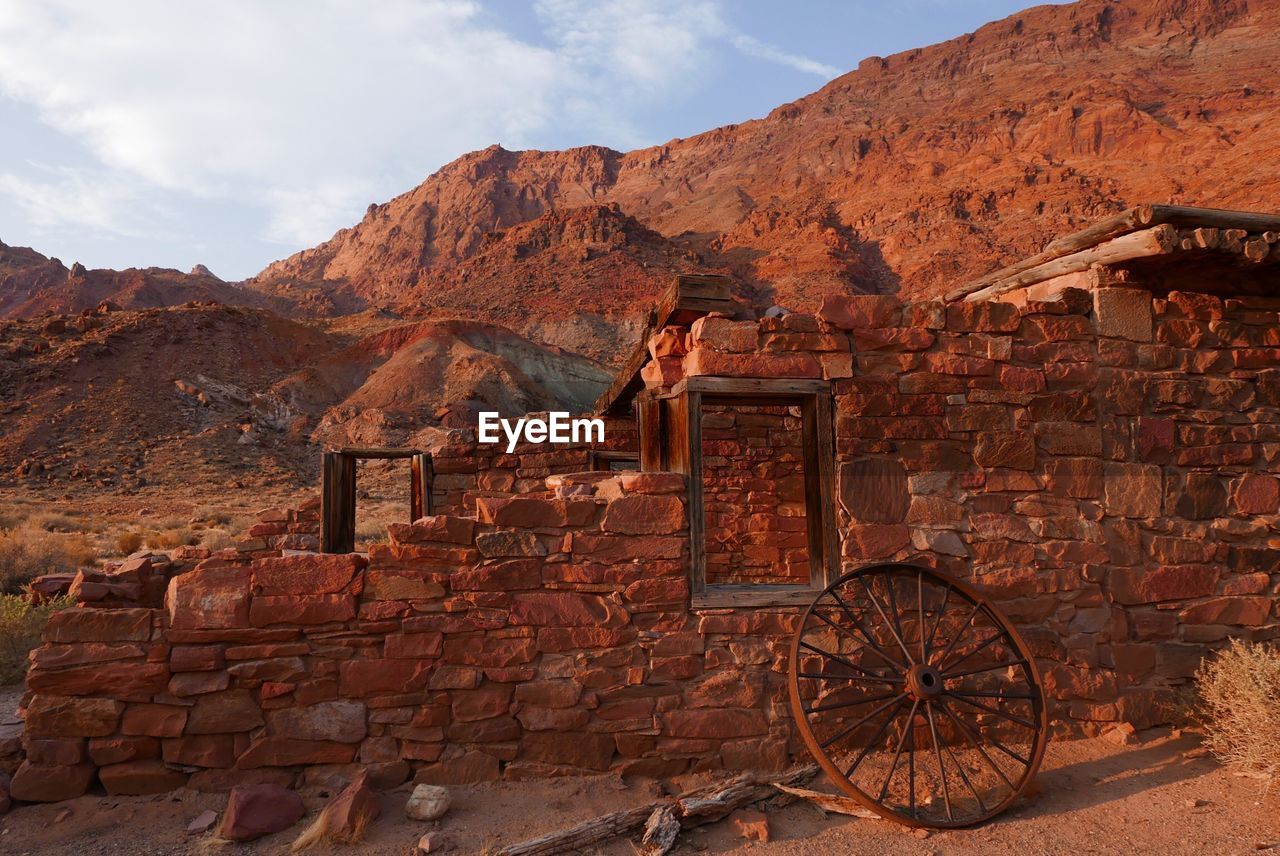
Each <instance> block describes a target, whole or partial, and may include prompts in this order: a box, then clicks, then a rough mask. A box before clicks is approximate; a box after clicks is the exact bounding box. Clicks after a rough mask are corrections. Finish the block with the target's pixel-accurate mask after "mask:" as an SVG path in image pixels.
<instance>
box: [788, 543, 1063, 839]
mask: <svg viewBox="0 0 1280 856" xmlns="http://www.w3.org/2000/svg"><path fill="white" fill-rule="evenodd" d="M790 689H791V709H792V713H793V714H794V716H795V720H796V724H797V727H798V728H799V729H800V736H801V737H802V738H803V740H804V742H805V745H807V746H808V747H809V751H810V752H811V753H812V754H813V756H814V758H815V759H817V761H818V763H819V764H821V765H822V768H823V769H824V770H825V771H826V773H827V775H828V776H830V777H831V780H832V781H833V782H835V783H836V785H838V786H839V787H840V789H841V790H843V791H844V792H845V793H847V794H848V795H849V796H851V797H853V798H854V799H855V800H857V801H858V802H860V803H862V804H863V805H865V806H866V807H867V808H869V809H871V810H872V811H874V812H875V813H876V814H879V815H880V816H881V817H884V818H887V819H889V820H894V821H897V822H899V823H904V824H906V825H908V826H928V827H961V826H972V825H974V824H977V823H981V822H983V821H985V820H988V819H990V818H992V817H994V816H996V815H997V814H999V813H1000V812H1002V811H1004V810H1005V809H1006V808H1008V807H1009V806H1010V805H1011V804H1012V803H1013V801H1014V800H1015V799H1017V797H1018V795H1019V794H1021V793H1022V792H1023V791H1024V790H1026V788H1027V786H1028V785H1029V784H1030V783H1031V779H1032V777H1033V776H1034V775H1035V772H1036V769H1037V768H1038V767H1039V766H1040V759H1041V757H1042V756H1043V755H1044V746H1045V740H1046V738H1047V736H1048V727H1047V726H1048V723H1047V718H1046V711H1045V704H1044V693H1043V690H1042V689H1041V685H1040V673H1039V671H1038V670H1037V669H1036V665H1035V661H1034V660H1033V658H1032V656H1031V652H1030V651H1029V650H1028V648H1027V646H1026V643H1025V642H1023V641H1022V638H1021V637H1020V636H1019V635H1018V633H1017V631H1016V630H1014V628H1013V626H1012V625H1011V624H1009V622H1008V621H1007V620H1006V619H1005V618H1004V616H1002V615H1001V614H1000V613H999V612H997V611H996V609H995V608H994V607H993V606H992V605H991V604H990V603H988V602H987V600H986V599H985V598H983V597H982V596H981V595H980V594H978V593H977V592H976V591H975V590H974V589H973V588H971V587H970V586H968V585H966V584H964V583H962V582H960V581H959V580H955V579H952V578H950V577H948V576H947V575H946V574H942V573H940V572H938V571H935V570H932V569H930V568H926V567H921V566H917V565H911V564H902V563H889V564H878V565H871V566H868V567H865V568H860V569H858V570H856V571H853V572H851V573H848V574H845V575H844V576H842V577H841V578H840V579H838V580H836V581H835V582H834V583H832V584H831V585H830V586H828V587H827V588H826V590H825V591H823V592H822V594H820V595H818V597H817V598H816V599H815V600H814V601H813V603H812V604H810V605H809V609H808V610H807V611H806V612H805V614H804V620H803V621H802V622H801V624H800V626H799V628H797V630H796V634H795V638H794V639H793V640H792V644H791V676H790Z"/></svg>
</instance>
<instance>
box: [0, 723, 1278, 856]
mask: <svg viewBox="0 0 1280 856" xmlns="http://www.w3.org/2000/svg"><path fill="white" fill-rule="evenodd" d="M1196 745H1197V744H1196V742H1195V740H1194V738H1192V737H1180V738H1174V737H1171V736H1167V735H1166V736H1160V735H1152V736H1149V737H1148V739H1147V740H1145V741H1144V742H1143V743H1142V744H1140V745H1134V746H1123V747H1117V746H1113V745H1111V744H1109V743H1106V742H1105V741H1101V740H1089V741H1076V742H1071V743H1060V744H1054V745H1051V746H1050V747H1049V751H1048V755H1047V758H1046V763H1045V767H1044V769H1043V770H1042V772H1041V774H1040V776H1039V778H1038V780H1037V790H1038V793H1037V794H1036V795H1035V796H1033V797H1032V798H1031V799H1029V800H1027V801H1026V802H1024V803H1022V804H1020V805H1018V806H1016V807H1015V808H1014V809H1012V810H1011V811H1009V812H1008V813H1006V814H1005V815H1003V816H1002V817H1001V818H999V819H998V820H997V821H995V822H993V823H991V824H989V825H987V826H985V827H982V828H980V829H976V830H964V831H957V832H942V833H934V834H931V835H929V836H928V837H927V838H917V837H915V836H914V835H912V834H911V833H910V832H908V831H904V830H903V829H902V828H900V827H897V826H895V825H893V824H891V823H887V822H884V821H876V820H859V819H853V818H843V817H835V816H833V817H830V818H823V817H822V816H821V815H820V813H819V812H818V811H817V810H816V809H814V808H812V807H811V806H809V805H807V804H796V805H792V806H790V807H788V808H786V809H783V810H780V811H776V812H773V813H772V814H771V815H770V824H771V827H772V832H773V840H772V841H771V842H770V843H768V844H758V843H754V842H752V843H745V842H743V841H742V840H741V839H740V838H738V837H737V836H736V834H735V833H734V831H733V829H732V828H731V826H730V825H729V824H728V823H719V824H714V825H712V826H708V827H703V828H701V829H699V830H695V831H692V832H689V833H686V834H685V835H684V836H682V838H681V843H680V846H679V848H678V849H677V851H676V852H677V853H682V854H693V853H713V854H721V853H749V854H753V856H755V854H759V856H774V854H778V856H782V854H787V856H792V855H793V854H794V856H800V854H805V856H810V854H812V856H828V854H845V853H858V854H873V855H874V854H952V853H956V854H959V853H983V854H986V853H992V854H1039V853H1044V854H1050V853H1052V854H1059V853H1075V854H1086V853H1087V854H1095V853H1096V854H1103V853H1116V854H1126V856H1131V854H1139V853H1161V854H1196V856H1219V854H1244V853H1258V852H1264V853H1265V852H1275V853H1280V793H1278V792H1274V791H1273V793H1272V794H1271V795H1270V797H1269V798H1268V799H1267V801H1266V802H1265V803H1264V802H1263V797H1262V789H1261V786H1260V783H1258V782H1256V781H1254V780H1252V779H1245V778H1239V777H1236V776H1233V775H1231V774H1230V773H1229V772H1227V771H1225V770H1224V769H1222V768H1221V767H1220V766H1218V765H1217V764H1216V763H1215V762H1214V761H1212V760H1210V759H1208V758H1203V757H1199V758H1190V759H1189V758H1186V757H1184V753H1185V752H1187V751H1188V750H1193V749H1194V748H1195V747H1196ZM656 794H657V785H656V784H655V783H647V782H639V783H632V784H631V786H629V787H627V786H624V785H622V784H621V783H620V782H618V781H617V780H616V779H610V778H608V777H594V778H584V779H560V780H553V781H540V782H522V783H501V784H496V785H489V786H483V787H472V788H456V789H454V798H455V804H454V808H453V809H452V810H451V811H450V813H449V814H448V815H447V816H446V818H445V819H444V820H443V821H442V823H441V825H440V829H441V830H442V831H443V832H444V834H445V835H446V836H447V837H448V838H449V839H450V841H451V842H452V843H453V845H454V849H453V850H452V851H450V852H452V853H455V854H464V853H484V852H486V851H488V852H492V851H493V850H494V849H496V848H497V847H499V846H501V845H503V844H509V843H513V842H515V841H520V840H523V839H525V838H528V837H532V836H534V835H538V834H541V833H544V832H549V831H552V830H554V829H559V828H562V827H565V826H570V825H572V824H574V823H576V822H578V821H580V820H584V819H586V818H589V817H593V816H595V815H597V814H601V813H604V812H607V811H612V810H615V809H618V808H623V807H627V806H632V805H636V804H640V803H644V802H648V801H651V800H652V799H654V798H655V796H656ZM406 796H407V790H404V791H400V792H394V793H391V794H387V795H384V797H383V806H384V816H383V817H382V818H381V819H380V820H379V821H378V822H377V823H376V824H374V826H373V827H372V829H371V830H370V834H369V837H368V839H367V840H366V841H365V842H364V843H363V844H361V845H360V846H359V847H358V848H357V847H348V848H343V849H335V850H332V851H329V850H325V849H317V850H315V851H312V852H313V853H326V852H332V853H346V854H352V853H359V854H361V856H364V854H395V856H405V854H411V853H412V852H413V847H414V844H415V842H416V841H417V839H418V836H419V835H421V834H422V833H423V832H425V831H427V830H428V829H430V828H431V827H430V826H429V825H427V824H421V823H416V822H413V821H409V820H408V819H406V818H405V817H404V814H403V811H402V807H403V804H404V800H405V798H406ZM224 802H225V797H224V796H221V795H218V794H197V793H194V792H190V791H180V792H178V793H176V794H173V795H166V796H160V797H104V796H86V797H82V798H81V799H78V800H74V801H72V802H69V803H64V804H58V805H42V806H25V807H23V808H19V809H16V810H15V811H13V812H11V813H10V814H9V815H7V816H5V817H3V818H0V853H4V854H7V856H8V854H12V856H19V854H53V853H58V854H62V853H76V854H143V853H147V854H180V853H197V854H211V853H218V854H222V853H225V854H241V853H244V854H278V853H284V852H287V849H288V845H289V844H290V843H291V842H292V840H293V838H294V837H295V836H296V835H297V833H298V832H299V831H300V829H301V826H299V827H297V828H295V829H293V830H290V831H288V832H285V833H281V834H279V835H276V836H272V837H270V838H266V839H262V840H260V841H258V842H255V843H254V844H252V845H247V846H235V845H229V844H224V843H218V842H215V841H212V840H210V839H208V838H207V837H200V838H188V837H187V836H186V835H185V834H184V831H183V830H184V828H185V826H186V824H187V823H188V821H190V820H191V819H192V818H193V817H195V816H196V815H197V814H199V812H200V811H202V810H203V809H205V808H212V809H220V808H221V807H222V806H223V804H224ZM323 802H324V797H323V796H322V795H321V794H320V793H319V792H314V791H313V792H312V793H309V794H308V805H309V807H311V808H313V809H314V808H318V807H319V806H320V805H322V804H323ZM595 852H596V853H598V854H599V856H633V854H634V852H635V851H634V850H633V848H632V846H631V844H630V842H627V841H617V842H614V843H613V844H612V845H610V846H608V847H606V848H603V849H601V850H599V851H595Z"/></svg>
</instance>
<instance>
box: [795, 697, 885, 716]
mask: <svg viewBox="0 0 1280 856" xmlns="http://www.w3.org/2000/svg"><path fill="white" fill-rule="evenodd" d="M899 695H901V693H885V694H884V695H878V696H871V697H869V698H859V699H854V700H853V701H840V702H834V701H833V702H829V703H827V704H820V705H818V706H816V707H810V708H807V709H806V711H805V712H806V713H821V712H822V711H824V710H840V709H842V708H846V707H857V706H858V705H860V704H871V703H872V702H876V701H884V700H885V699H887V698H897V697H898V696H899Z"/></svg>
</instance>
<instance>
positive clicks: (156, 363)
mask: <svg viewBox="0 0 1280 856" xmlns="http://www.w3.org/2000/svg"><path fill="white" fill-rule="evenodd" d="M1278 19H1280V0H1248V2H1246V0H1083V2H1079V3H1076V4H1072V5H1064V6H1041V7H1036V8H1033V9H1029V10H1027V11H1025V12H1022V13H1019V14H1017V15H1014V16H1012V17H1010V18H1007V19H1005V20H1003V21H999V22H996V23H992V24H988V25H987V26H984V27H982V28H981V29H979V30H978V31H977V32H975V33H972V34H970V35H967V36H962V37H960V38H957V39H953V40H951V41H949V42H945V43H942V44H939V45H934V46H932V47H927V48H920V49H917V50H912V51H908V52H905V53H901V54H897V55H894V56H890V57H887V58H879V57H872V58H869V59H865V60H863V61H862V62H861V63H860V64H859V65H858V68H857V70H856V71H853V72H850V73H849V74H846V75H843V76H842V77H839V78H837V79H835V80H833V81H832V82H831V83H829V84H828V85H826V86H824V87H823V88H822V89H821V90H819V91H817V92H815V93H813V94H812V95H809V96H807V97H805V98H802V99H800V100H798V101H796V102H794V103H792V104H787V105H784V106H782V107H779V108H777V109H776V110H774V111H773V112H772V113H770V114H769V115H768V116H767V117H765V118H763V119H758V120H754V121H749V122H744V123H742V124H740V125H731V126H727V127H724V128H718V129H716V130H712V131H708V132H707V133H704V134H700V135H698V136H696V137H692V138H689V139H684V140H673V141H671V142H669V143H665V144H663V145H659V146H654V147H651V148H647V149H641V150H638V151H633V152H626V153H623V152H616V151H612V150H610V149H606V148H601V147H597V146H589V147H584V148H579V149H571V150H568V151H561V152H539V151H526V152H511V151H506V150H504V149H502V148H499V147H497V146H494V147H490V148H488V149H485V150H484V151H480V152H473V153H471V154H468V155H464V156H463V157H461V158H459V159H458V160H456V161H455V162H453V163H451V164H449V165H447V166H445V167H444V168H442V169H441V170H439V171H438V172H437V173H436V174H434V175H432V176H430V177H429V178H428V179H427V180H426V181H424V182H423V183H422V184H420V185H419V186H418V187H416V188H414V189H412V190H410V191H409V192H407V193H405V194H403V195H401V196H398V197H396V198H394V199H392V200H390V201H388V202H385V203H381V204H375V205H371V206H370V207H369V209H368V212H367V214H366V215H365V217H364V219H363V220H362V221H361V222H360V223H359V224H357V225H355V226H353V227H351V228H349V229H343V230H341V231H340V232H338V233H337V234H336V235H335V236H334V237H333V238H332V239H331V240H329V241H326V242H325V243H323V244H321V245H319V246H317V247H315V248H313V249H308V250H304V251H302V252H300V253H297V254H296V255H294V256H291V257H289V258H287V259H284V260H282V261H279V262H276V263H274V264H272V265H270V266H269V267H267V268H266V269H265V270H263V271H262V272H261V273H260V274H258V275H257V276H256V277H254V278H252V279H250V280H248V281H247V282H245V283H225V282H222V281H221V280H218V279H217V278H216V277H213V276H212V275H210V274H208V272H207V271H204V270H202V269H197V270H196V271H193V272H192V273H190V274H183V273H180V272H178V271H168V270H159V269H147V270H129V271H123V272H114V271H86V270H84V269H83V268H81V267H79V266H78V265H77V266H73V267H72V268H71V269H68V268H66V267H65V266H63V265H62V264H61V263H60V262H58V261H56V260H51V259H46V258H44V257H43V256H41V255H39V254H38V253H36V252H34V251H32V250H26V249H18V248H10V247H6V246H3V245H0V317H4V316H8V317H10V318H21V319H33V318H35V317H36V316H40V315H41V314H42V313H49V312H53V313H66V314H74V313H77V312H80V311H82V310H87V309H90V308H91V307H94V306H96V305H97V304H98V303H99V302H100V301H102V300H104V299H109V300H112V301H113V302H115V303H117V304H119V305H120V306H122V307H123V308H124V309H126V310H140V311H127V312H122V313H111V314H109V315H108V316H107V317H105V318H99V319H98V320H97V321H85V318H80V319H78V320H77V319H69V320H68V319H59V318H57V317H54V318H47V317H41V318H36V320H23V321H9V322H0V413H2V414H3V415H4V416H5V419H6V426H7V427H6V431H7V435H8V436H7V437H6V439H5V440H4V442H2V443H0V473H4V472H21V473H24V474H25V475H22V476H21V477H22V478H31V475H30V473H32V472H33V471H34V472H36V473H38V474H39V478H41V479H47V480H49V481H51V482H53V483H57V482H59V481H60V480H61V479H63V478H66V477H72V476H71V474H72V473H74V472H76V471H77V466H78V465H80V466H79V472H81V474H82V475H85V474H87V475H85V477H86V478H92V479H97V480H99V481H101V482H103V483H105V484H107V485H113V484H114V485H119V484H130V483H132V482H131V480H132V479H135V478H137V477H138V476H141V477H142V478H143V479H146V478H148V476H147V473H149V472H154V473H162V474H163V473H165V472H168V471H169V469H167V468H172V469H173V470H176V471H179V472H180V471H181V470H182V468H183V467H188V468H189V467H191V466H192V464H191V461H192V459H193V456H194V457H197V458H199V460H201V461H204V462H206V463H207V465H208V467H209V468H210V471H211V472H214V473H217V472H222V473H224V474H225V473H227V472H237V471H243V470H244V462H245V461H249V460H250V458H251V457H252V456H249V455H246V453H245V451H244V446H245V444H246V438H247V444H248V445H249V446H250V448H252V449H259V450H260V452H256V453H255V454H257V456H258V459H260V460H258V462H256V463H253V467H252V469H253V471H254V472H255V473H263V472H277V471H278V472H281V473H286V474H287V473H289V472H293V473H296V474H298V477H299V478H300V479H310V478H311V477H312V475H313V469H314V449H308V448H307V445H306V442H307V440H311V441H312V442H319V441H322V440H323V441H328V442H337V441H343V440H358V441H359V442H375V441H379V440H387V441H393V442H402V441H404V440H405V439H406V438H412V437H414V436H417V432H420V431H423V430H430V429H431V428H432V426H434V425H436V424H441V423H443V424H446V425H447V424H450V421H451V420H453V421H454V422H456V421H457V420H458V419H460V418H463V416H464V415H465V414H467V413H469V412H470V410H472V409H474V408H475V407H476V406H478V404H479V403H480V402H484V403H486V404H488V405H500V406H501V407H503V408H532V409H537V408H544V407H547V406H551V405H554V404H561V405H568V406H574V407H578V406H581V405H582V404H583V403H584V402H587V401H590V400H591V398H592V397H593V394H594V392H595V390H597V389H599V388H601V387H602V386H603V384H604V378H605V377H606V374H605V372H604V371H603V370H602V368H601V367H600V366H599V365H598V364H597V363H595V362H593V360H603V361H611V360H614V359H616V358H617V357H618V356H619V355H620V354H621V353H622V352H623V351H625V350H627V349H629V348H630V347H631V346H632V345H633V343H634V341H635V339H636V328H637V326H638V323H639V321H640V319H641V317H642V314H643V312H644V309H645V308H646V307H647V306H648V305H649V304H650V303H651V301H652V299H653V298H654V296H655V295H656V294H657V293H658V292H659V290H660V289H661V288H662V287H663V285H664V284H665V283H666V282H667V281H668V280H669V278H670V276H671V274H672V273H673V272H678V271H685V270H700V271H722V272H729V273H732V274H734V275H735V276H736V277H737V278H738V280H739V281H740V283H741V285H742V292H743V296H744V297H746V298H747V299H749V300H751V301H752V302H754V303H755V304H756V305H757V307H758V308H764V307H767V306H768V305H770V304H772V303H781V304H784V305H791V306H793V307H798V308H808V307H811V306H813V305H814V304H815V303H816V301H817V299H818V298H819V297H820V296H821V295H822V294H824V293H828V292H832V291H884V292H899V293H901V294H902V295H903V296H906V297H918V296H928V295H938V294H941V293H943V292H944V291H946V290H948V289H949V288H951V287H953V286H954V285H957V284H959V283H961V282H963V281H965V280H967V279H969V278H973V277H976V276H978V275H980V274H982V273H985V272H987V271H989V270H992V269H994V268H996V267H999V266H1001V265H1002V264H1005V263H1008V262H1009V261H1011V260H1013V259H1016V258H1018V257H1022V256H1024V255H1028V254H1031V253H1033V252H1035V251H1037V250H1038V249H1039V248H1040V247H1041V246H1042V245H1043V244H1044V243H1045V242H1046V241H1047V240H1049V239H1051V238H1052V237H1054V236H1057V235H1060V234H1063V233H1065V232H1069V231H1072V230H1074V229H1077V228H1080V227H1081V226H1083V225H1085V224H1087V223H1088V222H1091V221H1093V220H1095V219H1098V218H1101V217H1103V216H1106V215H1108V214H1111V213H1114V212H1116V211H1119V210H1122V209H1123V208H1126V207H1129V206H1131V205H1134V204H1137V203H1141V202H1148V201H1158V202H1178V203H1186V204H1196V205H1210V206H1222V207H1240V208H1253V209H1267V210H1276V209H1278V208H1280V203H1277V201H1276V200H1277V199H1278V198H1280V159H1278V158H1277V157H1276V155H1277V153H1280V121H1278V120H1280V91H1278V89H1277V83H1276V81H1277V80H1280V27H1277V26H1276V23H1275V22H1276V21H1277V20H1278ZM852 59H853V58H851V61H852ZM190 301H197V302H198V303H197V304H191V303H190ZM208 302H215V303H220V304H224V307H223V308H221V309H219V308H215V307H210V306H207V305H205V304H206V303H208ZM179 304H181V305H179ZM228 306H235V307H245V308H236V309H231V308H227V307H228ZM165 307H169V308H165ZM281 316H284V317H288V318H290V319H292V320H289V321H285V320H284V319H283V317H281ZM85 317H86V318H87V317H89V316H85ZM422 321H425V322H426V323H421V322H422ZM6 325H7V326H6ZM490 325H499V326H490ZM504 327H505V328H509V329H502V328H504ZM522 337H523V338H522ZM157 349H158V350H157ZM575 354H581V355H583V356H576V355H575ZM202 395H203V396H204V401H201V400H200V396H202ZM139 449H150V450H151V451H150V452H148V453H147V454H145V455H144V454H142V453H141V452H138V450H139ZM86 460H87V461H88V463H85V461H86ZM24 461H25V462H26V465H25V468H24V466H23V462H24ZM237 462H239V463H237ZM151 464H155V466H151ZM220 467H221V469H219V468H220ZM237 468H238V469H237ZM236 478H239V476H236Z"/></svg>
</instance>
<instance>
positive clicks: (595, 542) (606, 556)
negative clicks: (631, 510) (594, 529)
mask: <svg viewBox="0 0 1280 856" xmlns="http://www.w3.org/2000/svg"><path fill="white" fill-rule="evenodd" d="M570 534H571V539H572V540H571V548H570V550H571V552H572V553H573V554H574V555H575V556H581V557H588V558H590V559H591V560H593V561H597V562H604V563H614V562H630V561H635V560H654V559H679V558H681V557H683V555H684V550H685V544H686V541H685V539H683V538H673V537H665V538H664V537H630V536H625V535H590V534H586V533H582V532H573V533H570Z"/></svg>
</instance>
